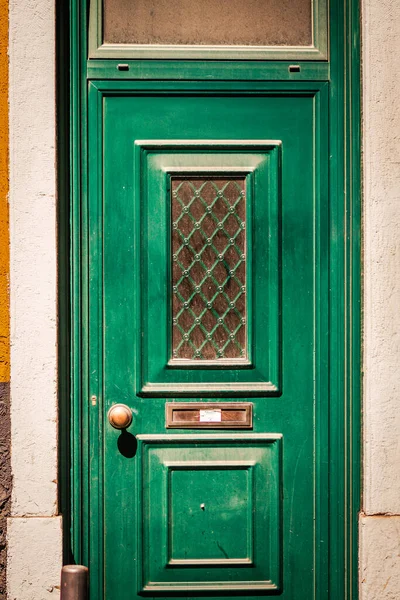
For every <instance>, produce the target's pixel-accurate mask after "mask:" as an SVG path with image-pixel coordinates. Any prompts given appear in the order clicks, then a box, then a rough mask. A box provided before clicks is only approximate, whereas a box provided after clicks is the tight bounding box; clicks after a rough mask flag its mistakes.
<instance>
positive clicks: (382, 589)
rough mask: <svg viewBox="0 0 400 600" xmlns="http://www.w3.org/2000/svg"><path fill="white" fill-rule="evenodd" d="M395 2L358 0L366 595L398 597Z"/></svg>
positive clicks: (398, 29) (399, 159) (399, 151)
mask: <svg viewBox="0 0 400 600" xmlns="http://www.w3.org/2000/svg"><path fill="white" fill-rule="evenodd" d="M399 56H400V3H399V2H398V1H397V0H364V1H363V94H364V98H363V104H364V106H363V112H364V122H363V129H364V131H363V137H364V240H365V241H364V253H365V255H364V271H365V282H364V286H365V292H364V310H365V314H364V323H365V324H364V373H365V375H364V513H365V515H362V517H361V520H360V540H361V554H360V561H361V565H360V567H361V568H360V577H361V597H362V599H363V600H378V599H379V600H395V599H396V600H398V599H399V598H400V559H399V556H400V517H399V516H397V515H400V468H399V465H400V410H399V408H400V404H399V400H400V377H399V373H400V102H399V95H400V82H399V77H398V72H399V65H398V61H399Z"/></svg>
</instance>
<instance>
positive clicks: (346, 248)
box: [59, 0, 361, 600]
mask: <svg viewBox="0 0 400 600" xmlns="http://www.w3.org/2000/svg"><path fill="white" fill-rule="evenodd" d="M60 4H61V3H60ZM332 4H333V3H332ZM85 14H86V0H82V1H81V2H80V3H78V2H77V0H70V65H69V66H70V70H71V80H70V90H71V91H70V96H69V97H70V121H69V127H70V140H71V149H70V174H71V175H70V177H71V179H70V181H71V214H70V220H71V254H70V261H71V269H70V274H71V276H70V284H71V305H70V319H71V321H70V330H71V362H70V369H71V405H70V413H69V411H68V408H67V406H66V404H65V403H64V408H62V410H61V420H62V427H61V430H60V431H61V432H63V431H65V430H66V429H67V428H68V427H69V419H71V438H70V448H69V445H68V443H66V441H65V440H66V437H65V436H63V435H62V436H61V437H62V439H64V442H63V441H62V440H61V443H62V447H63V451H62V452H63V453H64V454H62V455H61V464H60V468H61V475H62V477H61V486H62V487H63V489H62V490H61V494H62V503H61V506H62V507H63V508H62V510H63V511H64V512H66V513H68V512H69V503H68V499H67V496H68V495H69V493H70V494H71V502H70V511H71V529H70V531H69V528H68V527H67V528H66V529H65V535H66V537H68V536H69V535H71V551H72V559H73V560H75V561H76V562H78V563H84V564H89V562H90V561H89V558H90V543H89V541H88V539H89V538H88V522H89V518H88V516H89V515H88V507H89V505H90V500H91V499H89V489H88V476H87V466H88V463H89V456H88V454H87V452H86V449H87V448H88V447H89V444H88V443H89V440H88V438H87V436H86V434H85V431H87V408H88V403H89V399H90V395H89V389H88V387H87V383H85V382H87V381H88V368H87V355H86V352H87V351H86V350H85V351H83V348H85V347H86V346H82V339H86V336H87V323H88V306H87V302H86V300H85V298H87V281H88V265H87V262H86V261H85V260H83V257H84V256H86V257H87V256H88V255H87V238H86V233H85V232H86V231H87V222H88V221H87V219H88V214H87V194H86V189H87V188H86V176H87V173H86V169H83V171H81V169H80V165H81V164H86V157H87V149H86V143H85V142H84V140H85V139H86V131H87V84H86V77H87V71H86V68H87V61H86V57H87V51H86V49H87V39H86V18H85ZM330 18H331V35H332V40H333V43H332V45H331V65H330V67H331V73H330V75H331V98H330V103H331V116H330V131H331V138H330V146H331V155H332V159H331V177H330V184H331V189H337V190H341V189H342V190H343V189H344V190H345V194H344V196H343V195H341V197H339V198H338V197H337V196H336V197H332V200H331V228H332V235H331V249H330V265H331V270H330V287H331V290H332V296H331V331H332V339H331V377H330V388H331V394H332V398H333V399H339V400H340V402H338V403H337V410H336V411H332V413H331V422H332V424H335V423H336V424H337V427H336V428H332V432H331V443H330V454H331V456H332V455H333V456H336V455H337V454H338V455H339V456H342V457H343V461H342V462H341V463H340V464H338V467H343V469H341V470H340V472H335V471H334V470H333V471H332V478H333V480H335V481H336V482H337V488H336V490H337V491H336V496H335V497H334V498H333V499H332V504H333V509H334V510H332V513H331V515H330V525H331V528H332V531H334V532H336V539H338V540H343V544H342V545H340V544H335V545H332V546H331V548H330V556H331V564H330V566H329V573H330V591H329V593H330V597H332V598H343V599H346V600H356V598H357V597H358V572H357V565H358V519H357V513H358V511H359V509H360V495H361V491H360V489H361V478H360V473H361V468H360V461H361V441H360V436H361V412H360V406H361V402H360V397H361V389H360V388H361V375H360V368H361V362H360V348H361V306H360V305H361V268H360V261H361V249H360V246H361V233H360V228H361V186H360V179H361V171H360V119H361V111H360V25H359V18H360V16H359V4H358V2H357V1H356V0H354V1H353V2H347V1H346V0H343V4H342V3H341V2H338V3H335V4H334V6H332V7H331V17H330ZM64 59H65V57H64V56H63V54H62V53H60V55H59V61H61V62H62V61H63V60H64ZM129 64H130V63H129ZM225 64H226V63H216V64H215V69H213V77H214V78H215V79H217V78H218V76H219V77H220V78H221V79H226V80H228V79H229V80H232V79H235V73H234V70H235V69H234V63H232V64H231V65H230V66H228V67H227V68H225ZM243 64H244V63H243ZM222 65H224V66H222ZM144 67H145V68H143V70H142V69H141V66H140V65H139V63H137V64H135V70H134V71H131V72H130V75H127V74H126V73H123V72H119V77H120V79H123V78H127V79H129V81H127V82H126V84H127V87H128V86H129V85H131V79H132V76H133V75H134V76H135V77H143V78H150V77H151V75H152V74H153V75H154V73H157V72H158V73H160V72H161V63H158V64H155V65H154V67H152V66H151V65H150V64H145V65H144ZM219 67H221V70H220V71H219ZM302 67H303V66H302ZM131 68H132V69H133V67H131ZM196 68H197V66H196V65H194V64H192V65H188V64H187V65H185V69H187V70H185V77H187V78H188V77H189V75H190V73H193V69H194V70H195V69H196ZM114 69H115V70H116V64H112V63H111V62H110V63H109V64H106V63H101V62H99V61H91V63H90V67H89V71H88V73H89V74H90V76H91V77H99V76H100V75H101V76H102V77H103V76H104V74H106V75H107V74H108V77H111V76H112V75H111V72H114ZM166 69H168V74H167V76H166V78H167V79H170V78H173V73H174V72H175V76H176V71H177V69H176V68H175V63H173V62H172V61H171V62H169V64H168V67H166ZM274 69H275V71H274ZM305 69H306V67H305V66H304V71H303V72H304V73H305ZM237 70H238V77H237V79H240V78H244V71H243V70H242V66H241V64H240V65H239V66H238V69H237ZM218 72H219V75H218ZM271 72H275V74H276V75H275V76H276V77H278V74H279V73H278V70H277V67H272V68H271V71H270V73H271ZM96 74H97V75H96ZM254 76H255V75H254ZM270 76H271V77H272V75H270ZM314 76H315V79H317V78H319V77H321V78H322V73H321V72H320V75H319V76H317V71H314ZM309 77H310V79H311V78H312V77H311V73H310V75H309ZM257 78H260V79H262V78H263V72H262V68H261V69H259V71H258V75H257ZM264 78H265V73H264ZM326 78H327V79H328V75H327V77H326ZM142 85H143V88H146V83H145V82H142ZM225 85H226V89H229V85H230V84H228V83H225ZM277 85H279V84H277ZM281 85H282V84H281ZM298 85H299V84H298ZM303 85H304V83H303ZM150 86H151V84H147V88H149V87H150ZM167 87H168V86H167ZM61 89H63V91H62V92H61V93H62V94H64V93H67V92H66V90H65V88H61ZM304 93H306V90H304ZM345 101H346V104H344V102H345ZM344 107H345V108H344ZM60 110H61V111H62V110H63V109H62V108H61V109H60ZM66 112H67V109H66ZM338 133H339V134H340V135H338ZM341 138H342V139H341ZM342 157H344V158H343V160H342ZM63 164H64V163H63V161H60V165H59V166H60V171H61V172H62V170H63V168H64V167H63ZM62 181H63V180H62V179H60V185H61V186H62V185H63V183H62ZM66 185H67V184H66ZM59 215H60V219H61V220H63V219H64V220H65V219H66V218H67V217H66V214H65V211H62V210H61V211H60V212H59ZM62 227H66V224H65V222H64V223H63V224H62ZM65 231H67V229H64V232H65ZM62 235H63V233H62V232H61V230H60V236H62ZM62 247H63V248H64V249H65V248H66V246H65V239H64V241H62ZM59 256H60V264H61V269H62V268H65V270H66V271H67V270H68V269H69V265H68V264H67V263H68V260H67V258H66V256H65V253H63V252H62V251H61V252H60V254H59ZM68 308H69V307H68V306H67V304H66V303H64V304H60V310H61V312H62V314H65V311H68ZM62 314H61V316H62ZM335 315H336V316H335ZM64 322H65V321H64ZM67 331H68V328H66V329H64V332H63V333H62V332H60V340H61V339H63V340H65V337H64V338H61V336H62V335H64V336H65V335H67ZM66 344H67V341H66ZM65 347H67V346H65ZM65 347H64V348H65ZM65 362H67V357H66V355H65V352H64V353H62V352H61V353H60V364H62V366H63V370H62V371H60V374H61V377H66V378H67V377H68V367H67V366H66V365H65ZM67 391H68V386H67V385H66V384H65V381H64V382H63V383H62V384H61V386H60V395H61V396H62V397H63V398H64V399H65V396H66V394H67ZM342 399H344V400H343V402H342ZM62 404H63V401H62V400H61V405H62ZM334 405H335V401H334V402H333V403H332V406H334ZM92 434H93V429H92ZM68 450H70V456H69V460H68V458H67V454H68ZM335 462H336V461H334V463H333V466H334V464H335ZM69 468H71V478H70V477H69V472H65V471H66V470H67V469H69ZM335 514H336V515H337V519H335V518H334V516H335ZM343 527H344V528H345V531H344V530H343ZM92 542H93V540H92ZM68 546H69V540H67V541H66V545H65V547H68ZM326 568H328V567H327V566H326ZM91 574H92V579H93V580H96V579H97V580H98V581H100V587H101V585H102V578H101V577H98V575H99V573H97V572H96V571H95V570H92V573H91ZM99 591H100V593H101V590H99ZM321 593H324V592H323V590H321ZM97 597H98V598H101V595H100V594H99V595H98V596H97Z"/></svg>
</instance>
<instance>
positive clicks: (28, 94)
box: [8, 0, 62, 600]
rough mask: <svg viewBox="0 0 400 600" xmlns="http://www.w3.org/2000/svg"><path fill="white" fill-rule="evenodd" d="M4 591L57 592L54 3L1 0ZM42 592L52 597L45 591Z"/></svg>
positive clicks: (22, 595)
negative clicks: (4, 36)
mask: <svg viewBox="0 0 400 600" xmlns="http://www.w3.org/2000/svg"><path fill="white" fill-rule="evenodd" d="M9 9H10V17H9V29H10V33H9V56H10V63H9V67H10V89H9V97H10V109H9V118H10V195H9V201H10V237H11V256H10V279H11V296H10V298H11V302H10V304H11V340H12V345H11V450H12V474H13V490H12V506H11V518H10V520H9V526H8V552H9V560H8V594H9V598H11V599H12V600H14V598H15V599H16V600H42V599H43V598H47V597H49V598H50V597H51V598H54V596H55V595H56V594H57V593H58V592H57V591H56V586H58V585H59V572H60V567H61V547H62V546H61V527H60V521H59V517H58V516H57V477H58V472H57V313H56V306H57V304H56V299H57V295H56V285H57V278H56V257H57V251H56V151H55V141H56V137H55V1H54V0H23V1H21V0H10V3H9ZM50 594H51V595H50Z"/></svg>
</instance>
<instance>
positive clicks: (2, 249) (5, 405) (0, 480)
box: [0, 0, 11, 598]
mask: <svg viewBox="0 0 400 600" xmlns="http://www.w3.org/2000/svg"><path fill="white" fill-rule="evenodd" d="M8 232H9V229H8V0H0V598H5V595H6V562H7V544H6V530H7V516H8V515H9V511H10V499H11V465H10V456H11V455H10V360H9V357H10V325H9V323H10V319H9V296H8V291H9V289H8V288H9V285H8V284H9V266H10V264H9V263H10V261H9V233H8Z"/></svg>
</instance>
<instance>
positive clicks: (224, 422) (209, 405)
mask: <svg viewBox="0 0 400 600" xmlns="http://www.w3.org/2000/svg"><path fill="white" fill-rule="evenodd" d="M165 420H166V427H167V428H169V429H171V428H179V429H224V428H225V429H252V427H253V404H252V403H251V402H187V403H184V402H167V403H166V405H165Z"/></svg>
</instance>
